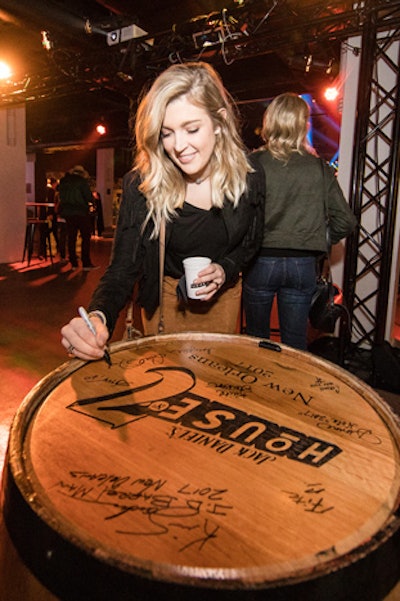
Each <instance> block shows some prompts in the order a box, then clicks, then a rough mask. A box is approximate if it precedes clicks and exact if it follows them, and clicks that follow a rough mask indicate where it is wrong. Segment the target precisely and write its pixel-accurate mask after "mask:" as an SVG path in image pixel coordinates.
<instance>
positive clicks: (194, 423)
mask: <svg viewBox="0 0 400 601" xmlns="http://www.w3.org/2000/svg"><path fill="white" fill-rule="evenodd" d="M259 342H260V341H259V340H258V339H256V338H250V337H246V336H228V335H220V334H218V335H216V334H199V333H187V334H177V335H166V336H160V337H150V338H143V339H140V340H137V341H134V342H129V343H118V344H114V345H113V346H112V349H111V357H112V362H113V365H112V367H110V368H109V367H108V366H107V365H106V363H105V362H104V361H97V362H92V363H84V362H82V361H78V360H73V361H70V362H68V363H66V364H64V365H63V366H61V367H60V368H59V369H57V370H56V371H55V372H52V373H51V374H49V375H48V376H47V377H46V378H44V379H43V380H42V381H41V382H40V383H39V384H38V385H37V386H36V387H35V388H34V389H33V390H32V391H31V393H30V394H29V395H28V396H27V398H26V399H25V400H24V402H23V404H22V406H21V408H20V409H19V411H18V412H17V414H16V416H15V419H14V421H13V424H12V427H11V431H10V439H9V445H8V452H7V457H6V464H5V468H4V473H3V485H2V495H3V499H2V515H3V520H4V524H5V526H4V524H3V531H2V535H1V539H2V545H1V547H2V551H1V554H2V556H1V561H0V565H1V568H0V570H1V572H2V573H1V574H0V580H1V583H2V585H1V593H0V594H2V595H3V597H2V599H4V600H5V601H20V600H21V599H23V600H24V601H30V600H32V601H39V600H40V601H42V600H45V601H48V600H53V599H65V600H67V601H74V600H82V601H83V600H84V601H90V600H95V601H102V600H108V601H109V600H115V601H124V600H135V601H138V600H139V601H142V600H145V601H153V600H155V601H156V600H160V599H161V600H164V599H165V600H168V601H171V600H178V599H179V601H186V600H190V601H197V600H198V601H200V600H201V601H204V600H207V601H210V600H214V599H215V600H218V601H220V600H224V601H225V600H229V601H236V600H246V601H254V600H257V601H258V600H268V601H271V600H273V601H277V600H284V601H291V600H296V601H299V600H306V601H331V600H332V601H333V600H335V601H338V600H342V601H352V600H357V601H358V600H359V601H361V600H362V601H368V600H377V599H384V598H385V596H386V595H388V594H392V593H390V591H391V590H393V588H394V587H395V586H396V582H397V581H398V580H399V578H400V515H399V498H400V493H399V491H400V461H399V458H400V448H399V447H400V425H399V420H398V418H397V417H396V416H395V414H394V413H393V412H392V411H391V410H390V408H389V407H388V405H387V404H386V403H385V402H384V401H383V400H382V399H381V398H380V397H379V396H378V395H377V394H376V393H375V392H374V391H373V390H372V389H370V388H369V387H368V386H366V385H365V384H364V383H363V382H361V381H359V380H358V379H357V378H355V377H353V376H351V375H350V374H349V373H347V372H346V371H344V370H342V369H341V368H338V367H336V366H334V365H332V364H330V363H328V362H326V361H324V360H321V359H319V358H317V357H315V356H312V355H310V354H308V353H303V352H299V351H295V350H293V349H290V348H289V347H285V346H282V347H278V349H280V350H275V349H271V348H265V347H264V346H260V345H259Z"/></svg>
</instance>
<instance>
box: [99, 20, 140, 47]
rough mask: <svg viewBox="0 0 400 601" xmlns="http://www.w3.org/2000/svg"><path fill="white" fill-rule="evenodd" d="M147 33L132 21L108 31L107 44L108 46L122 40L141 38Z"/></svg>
mask: <svg viewBox="0 0 400 601" xmlns="http://www.w3.org/2000/svg"><path fill="white" fill-rule="evenodd" d="M147 34H148V32H147V31H145V30H144V29H142V28H141V27H139V26H138V25H135V24H134V23H133V24H132V25H128V26H127V27H122V29H114V31H109V32H108V34H107V44H108V45H109V46H114V44H120V43H121V44H122V43H123V42H128V41H129V40H136V39H138V38H143V37H144V36H146V35H147Z"/></svg>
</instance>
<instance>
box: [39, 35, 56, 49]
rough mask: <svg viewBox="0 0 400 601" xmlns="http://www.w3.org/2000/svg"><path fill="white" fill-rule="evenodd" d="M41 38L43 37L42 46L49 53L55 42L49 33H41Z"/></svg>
mask: <svg viewBox="0 0 400 601" xmlns="http://www.w3.org/2000/svg"><path fill="white" fill-rule="evenodd" d="M40 34H41V36H42V46H43V48H44V49H45V50H47V51H49V50H51V49H52V48H53V42H52V39H51V37H50V34H49V32H48V31H41V32H40Z"/></svg>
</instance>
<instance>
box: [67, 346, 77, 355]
mask: <svg viewBox="0 0 400 601" xmlns="http://www.w3.org/2000/svg"><path fill="white" fill-rule="evenodd" d="M74 350H75V347H74V345H73V344H70V345H69V347H68V348H67V353H68V355H73V353H74Z"/></svg>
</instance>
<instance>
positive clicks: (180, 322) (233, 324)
mask: <svg viewBox="0 0 400 601" xmlns="http://www.w3.org/2000/svg"><path fill="white" fill-rule="evenodd" d="M177 283H178V282H177V280H176V279H174V278H171V277H169V276H165V277H164V287H163V307H164V309H163V314H164V334H174V333H177V332H218V333H221V334H235V333H238V332H240V313H241V296H242V280H241V278H240V279H239V280H238V282H237V283H236V284H235V285H234V286H232V287H230V288H227V289H225V290H223V291H222V292H221V293H219V294H218V295H216V297H215V299H212V300H211V301H209V302H205V301H201V300H198V301H197V300H194V301H192V300H189V302H188V303H182V302H179V300H178V297H177V294H176V286H177ZM141 317H142V324H143V333H144V335H145V336H154V335H157V334H158V324H159V322H160V309H159V308H158V309H157V310H156V311H155V313H154V315H153V317H152V318H151V319H148V318H146V314H145V311H143V310H142V312H141Z"/></svg>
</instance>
